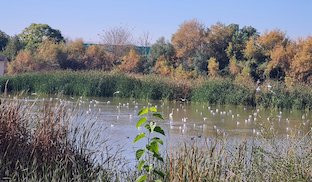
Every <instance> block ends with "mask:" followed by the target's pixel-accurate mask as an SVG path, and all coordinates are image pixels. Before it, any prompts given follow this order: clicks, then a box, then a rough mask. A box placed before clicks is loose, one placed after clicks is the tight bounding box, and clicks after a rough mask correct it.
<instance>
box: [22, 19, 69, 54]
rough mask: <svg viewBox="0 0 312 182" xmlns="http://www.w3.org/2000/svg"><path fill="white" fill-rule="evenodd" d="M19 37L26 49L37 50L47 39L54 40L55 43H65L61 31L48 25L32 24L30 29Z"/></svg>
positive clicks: (26, 29)
mask: <svg viewBox="0 0 312 182" xmlns="http://www.w3.org/2000/svg"><path fill="white" fill-rule="evenodd" d="M19 37H20V39H21V41H22V42H23V44H24V45H25V48H27V49H30V50H34V49H35V48H37V47H38V46H39V45H40V43H41V42H43V41H44V40H46V39H49V40H52V41H54V42H64V37H63V36H62V34H61V32H60V31H59V30H56V29H53V28H51V27H50V26H49V25H47V24H35V23H33V24H31V25H30V26H29V27H27V28H25V29H24V30H23V31H22V33H21V34H19Z"/></svg>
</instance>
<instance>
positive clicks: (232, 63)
mask: <svg viewBox="0 0 312 182" xmlns="http://www.w3.org/2000/svg"><path fill="white" fill-rule="evenodd" d="M229 71H230V73H231V74H232V75H233V76H236V75H238V74H239V73H240V71H241V68H240V67H239V66H238V64H237V59H236V58H235V57H232V58H231V59H230V64H229Z"/></svg>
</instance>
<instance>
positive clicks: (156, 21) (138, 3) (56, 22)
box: [0, 0, 312, 43]
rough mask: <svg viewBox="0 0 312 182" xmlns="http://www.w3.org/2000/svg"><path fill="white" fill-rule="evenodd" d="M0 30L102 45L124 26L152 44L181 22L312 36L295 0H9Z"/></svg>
mask: <svg viewBox="0 0 312 182" xmlns="http://www.w3.org/2000/svg"><path fill="white" fill-rule="evenodd" d="M1 7H2V8H1V14H2V15H1V16H0V30H2V31H4V32H6V33H8V34H9V35H14V34H18V33H20V32H21V31H22V30H23V29H24V28H25V27H27V26H28V25H29V24H31V23H45V24H49V25H50V26H52V27H54V28H56V29H59V30H60V31H61V32H62V34H63V35H64V36H65V37H66V38H70V39H76V38H83V39H84V40H85V41H86V42H93V43H97V42H99V41H100V38H99V36H98V34H101V33H102V30H104V29H107V28H110V27H114V26H127V27H129V28H130V29H132V30H133V33H134V35H135V36H138V37H139V36H140V35H142V34H143V33H144V32H149V33H150V35H151V36H152V41H153V42H154V41H155V40H157V39H158V38H159V37H160V36H165V37H166V38H167V39H170V38H171V36H172V34H173V33H174V32H175V31H176V30H177V28H178V26H179V25H180V24H181V23H182V22H183V21H185V20H188V19H193V18H196V19H198V20H199V21H201V22H202V23H204V24H206V25H208V26H209V25H211V24H215V23H216V22H222V23H226V24H229V23H237V24H240V25H241V26H244V25H251V26H253V27H255V28H257V30H258V31H260V32H263V31H265V30H271V29H275V28H279V29H281V30H283V31H285V32H286V33H287V35H289V36H290V37H291V38H297V37H305V36H307V35H312V23H311V21H310V18H311V14H310V10H311V9H312V1H293V0H276V1H272V0H262V1H250V0H236V1H233V0H218V1H205V0H196V1H192V0H171V1H166V0H157V1H146V0H132V1H125V0H90V1H85V0H66V1H64V0H53V1H52V0H49V1H48V0H27V1H19V0H10V1H3V2H1Z"/></svg>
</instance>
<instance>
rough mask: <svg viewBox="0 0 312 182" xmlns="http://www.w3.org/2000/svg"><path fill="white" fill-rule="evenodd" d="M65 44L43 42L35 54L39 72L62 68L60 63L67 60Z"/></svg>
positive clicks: (50, 41)
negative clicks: (64, 49)
mask: <svg viewBox="0 0 312 182" xmlns="http://www.w3.org/2000/svg"><path fill="white" fill-rule="evenodd" d="M62 48H63V44H60V43H57V42H54V41H52V40H45V41H43V42H42V43H41V44H40V45H39V47H38V48H37V50H36V52H35V59H36V62H37V64H38V66H39V68H38V69H39V70H54V69H58V68H59V67H60V65H59V63H60V62H62V61H64V60H65V59H66V55H65V53H64V51H63V49H62Z"/></svg>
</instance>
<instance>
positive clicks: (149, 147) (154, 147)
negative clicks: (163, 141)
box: [146, 141, 159, 154]
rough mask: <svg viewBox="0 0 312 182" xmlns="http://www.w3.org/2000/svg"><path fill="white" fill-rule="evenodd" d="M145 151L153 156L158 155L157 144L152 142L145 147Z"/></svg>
mask: <svg viewBox="0 0 312 182" xmlns="http://www.w3.org/2000/svg"><path fill="white" fill-rule="evenodd" d="M146 148H147V150H149V151H151V152H152V153H154V154H159V146H158V143H157V142H155V141H153V142H151V143H150V144H148V145H146Z"/></svg>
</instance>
